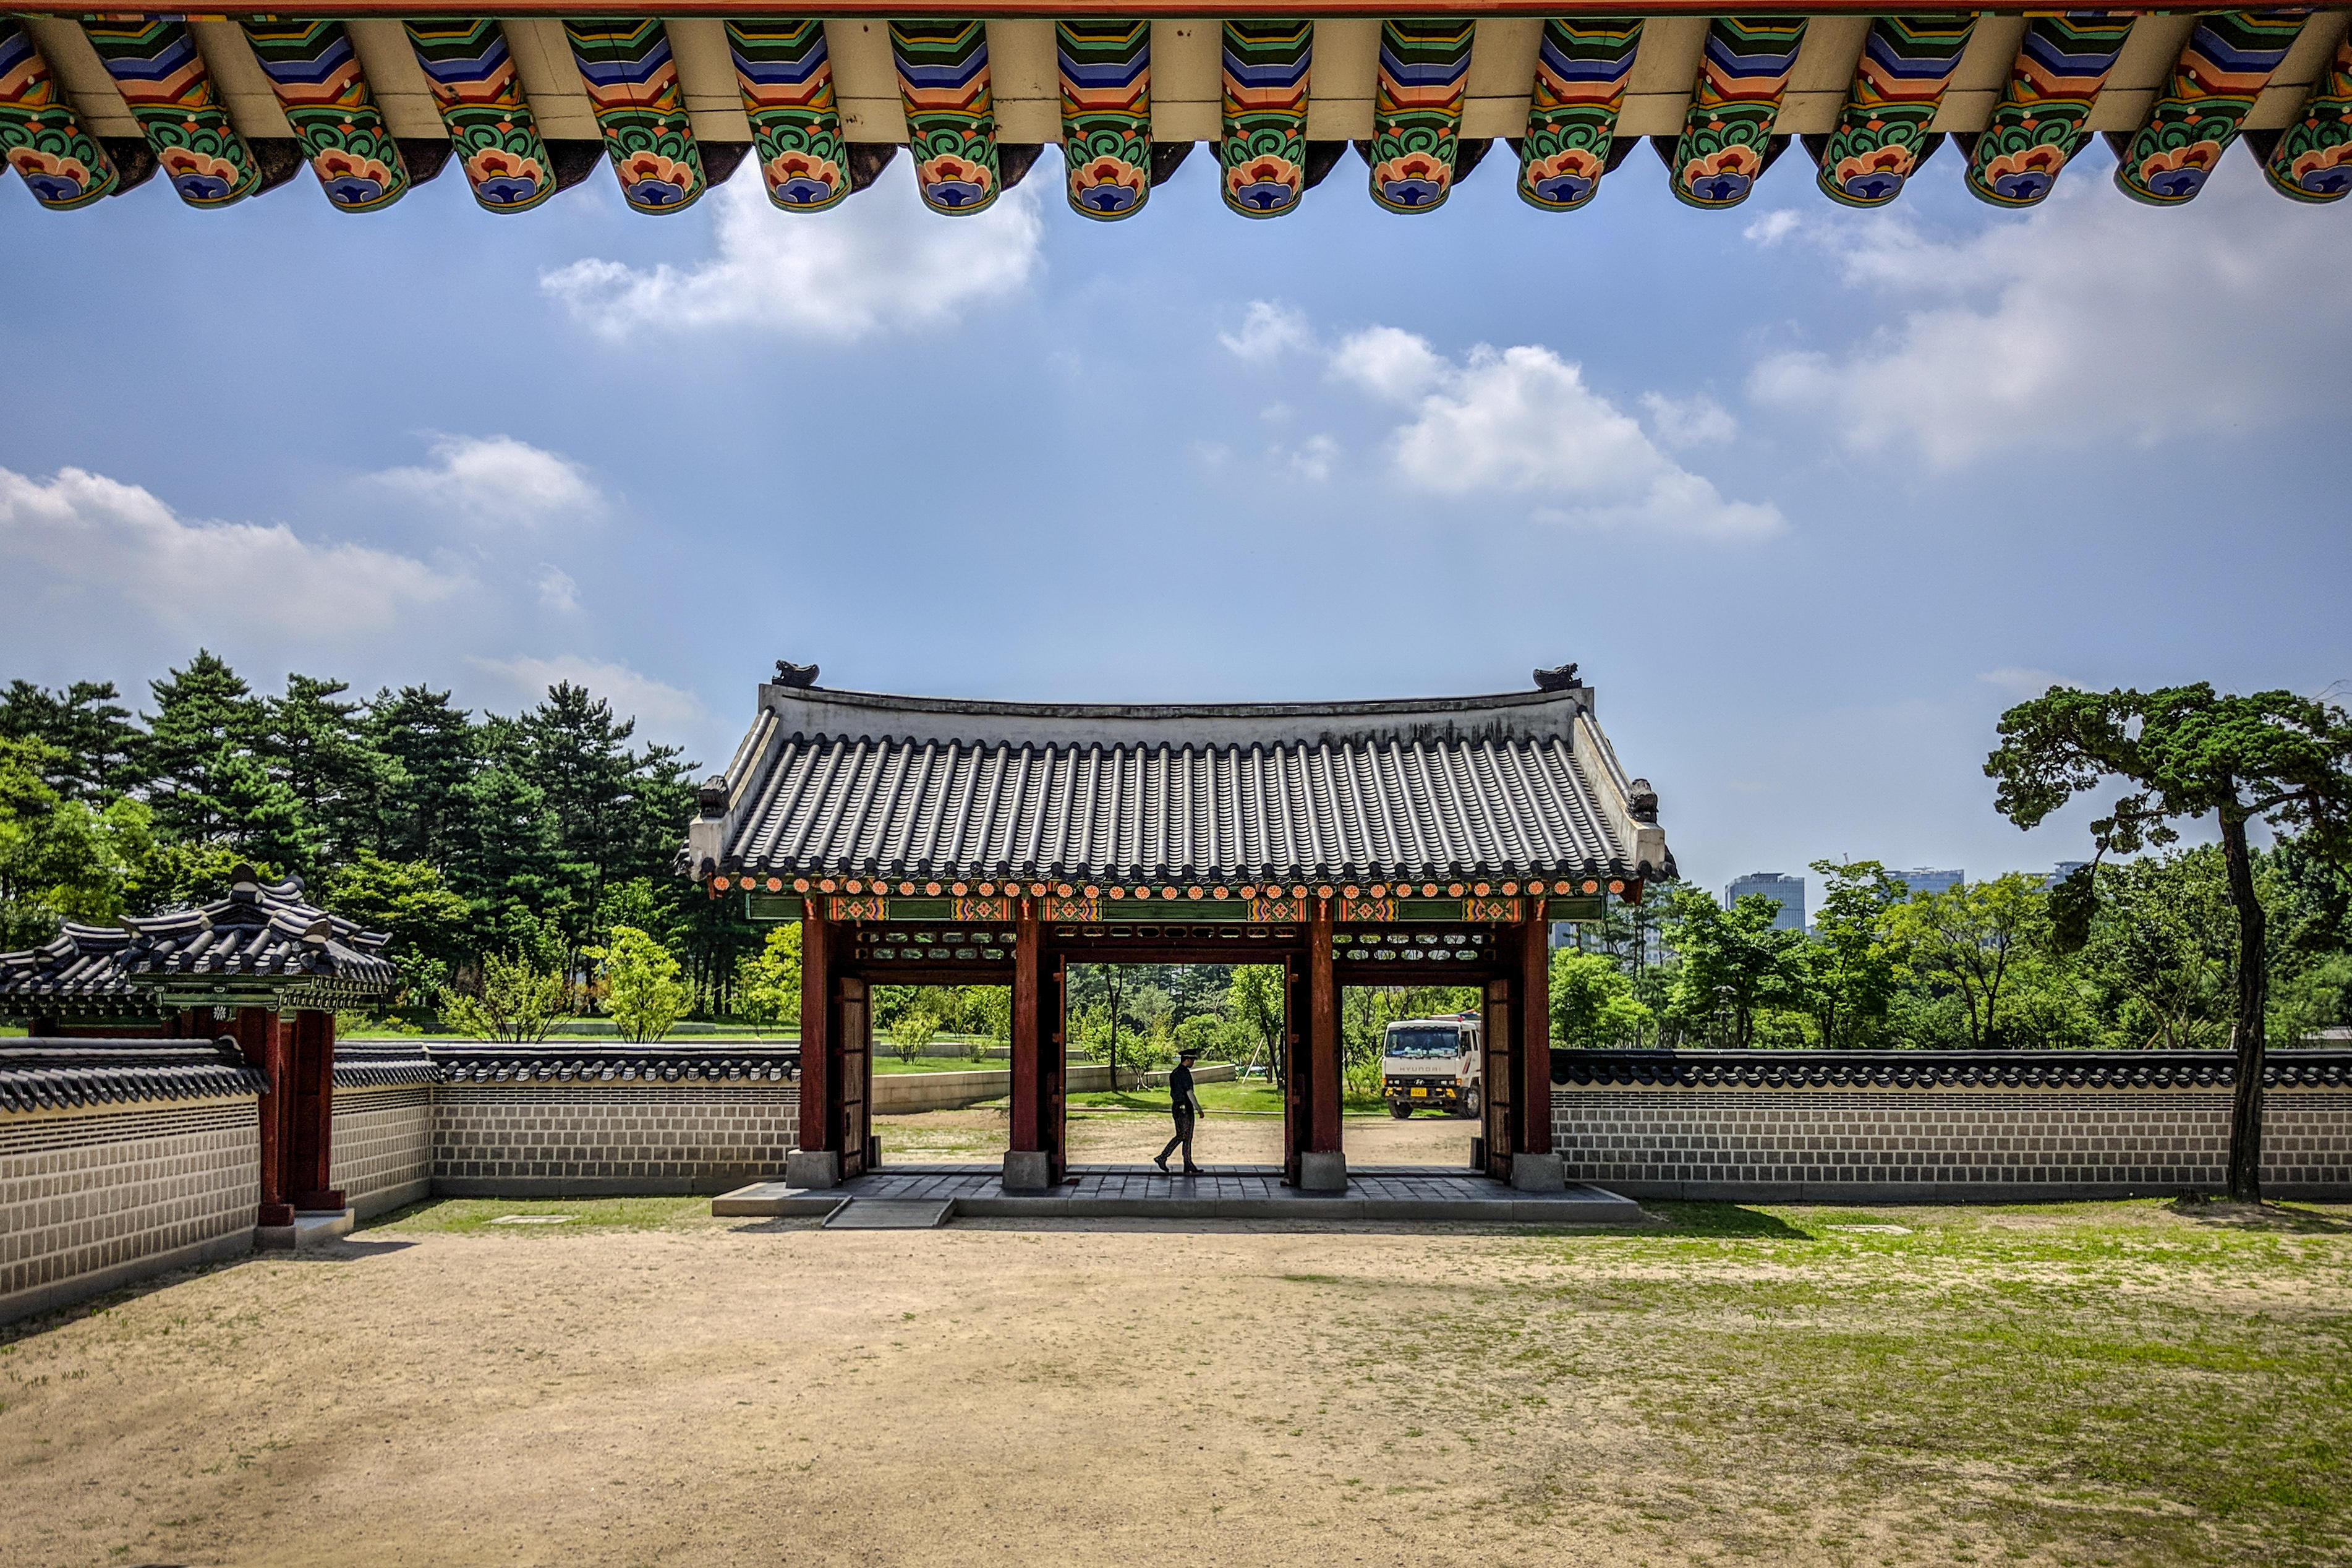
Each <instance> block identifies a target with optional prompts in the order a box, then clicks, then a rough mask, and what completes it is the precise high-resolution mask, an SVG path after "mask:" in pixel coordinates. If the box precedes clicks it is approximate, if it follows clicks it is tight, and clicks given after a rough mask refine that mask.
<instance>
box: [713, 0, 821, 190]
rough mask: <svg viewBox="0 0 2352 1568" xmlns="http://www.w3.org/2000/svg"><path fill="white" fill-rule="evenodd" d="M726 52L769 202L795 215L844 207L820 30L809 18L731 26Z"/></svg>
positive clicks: (817, 22) (752, 21)
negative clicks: (740, 96) (731, 63)
mask: <svg viewBox="0 0 2352 1568" xmlns="http://www.w3.org/2000/svg"><path fill="white" fill-rule="evenodd" d="M727 48H728V52H729V54H730V55H731V56H732V57H733V58H734V62H735V84H736V87H737V88H738V89H739V90H740V92H741V93H742V95H743V114H744V117H745V118H746V119H748V120H749V121H751V143H752V146H753V147H754V148H755V149H756V150H757V152H758V154H759V159H760V179H761V183H762V184H765V185H766V186H767V190H768V200H769V201H771V202H772V203H774V204H775V205H777V206H779V207H782V209H783V210H784V211H786V212H796V213H815V212H824V211H826V210H828V209H830V208H832V207H835V206H838V205H841V204H842V203H843V202H844V201H846V200H847V199H848V197H849V192H850V181H849V146H848V143H847V142H844V141H843V140H842V136H841V109H840V105H839V103H838V101H837V100H836V99H835V92H834V84H833V57H832V55H831V54H829V53H828V52H827V51H826V49H825V44H824V23H823V22H819V21H815V20H813V19H811V18H808V17H792V18H778V19H774V20H769V19H765V18H762V19H759V20H739V21H732V22H730V23H728V24H727Z"/></svg>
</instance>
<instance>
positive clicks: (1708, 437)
mask: <svg viewBox="0 0 2352 1568" xmlns="http://www.w3.org/2000/svg"><path fill="white" fill-rule="evenodd" d="M1642 406H1643V408H1646V409H1648V410H1649V412H1650V433H1651V434H1652V435H1654V436H1655V437H1657V438H1658V439H1659V440H1660V441H1662V442H1664V444H1665V445H1667V446H1669V447H1711V446H1716V445H1718V444H1720V443H1722V442H1725V441H1728V440H1730V439H1731V438H1732V437H1734V436H1737V435H1738V434H1739V421H1738V420H1737V419H1734V418H1733V417H1732V416H1730V415H1729V414H1728V413H1727V412H1725V410H1724V407H1723V405H1721V404H1719V403H1717V401H1716V400H1715V399H1714V398H1712V397H1709V396H1708V395H1706V393H1704V392H1702V393H1699V394H1697V395H1695V396H1691V397H1668V396H1666V395H1664V394H1663V393H1656V392H1645V393H1643V394H1642Z"/></svg>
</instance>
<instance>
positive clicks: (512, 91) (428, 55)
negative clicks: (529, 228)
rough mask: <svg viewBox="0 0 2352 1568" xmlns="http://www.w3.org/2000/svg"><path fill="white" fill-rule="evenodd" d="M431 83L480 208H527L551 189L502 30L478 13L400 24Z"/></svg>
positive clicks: (549, 165)
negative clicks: (460, 17)
mask: <svg viewBox="0 0 2352 1568" xmlns="http://www.w3.org/2000/svg"><path fill="white" fill-rule="evenodd" d="M405 31H406V32H407V35H408V43H409V47H410V48H411V49H413V50H414V51H415V55H416V63H417V65H418V66H420V67H422V68H423V69H424V71H425V79H426V80H427V81H429V82H430V83H431V84H432V87H433V103H434V107H435V108H436V109H437V110H440V112H441V123H442V125H443V126H444V127H445V128H446V130H447V131H448V132H449V143H450V151H451V153H453V154H455V156H456V157H457V166H458V167H459V168H461V169H463V170H464V171H465V173H466V184H467V186H468V187H469V188H470V189H471V190H472V191H473V193H474V200H475V202H476V203H477V204H478V205H479V206H480V207H481V209H482V210H483V211H484V212H492V213H519V212H529V211H530V209H531V208H533V207H535V206H538V205H540V204H541V202H544V201H546V200H547V198H548V197H550V196H551V195H554V194H555V191H556V179H555V165H554V161H553V160H552V158H551V156H550V155H549V153H548V150H547V143H546V142H543V141H541V139H540V134H539V122H538V120H537V119H536V117H535V116H534V115H533V114H532V113H531V108H530V99H529V98H528V97H527V96H525V94H524V92H523V89H522V77H521V75H520V73H519V72H518V71H517V70H516V69H515V62H514V56H513V54H512V53H511V52H510V51H509V48H508V46H507V38H506V34H505V32H504V31H503V30H502V29H500V27H499V25H498V24H497V23H496V22H493V21H488V20H485V19H483V18H480V17H473V18H468V19H459V20H449V21H439V20H434V19H431V18H425V19H422V20H415V21H411V22H409V23H407V24H406V25H405Z"/></svg>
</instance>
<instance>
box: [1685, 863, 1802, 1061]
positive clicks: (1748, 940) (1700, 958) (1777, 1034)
mask: <svg viewBox="0 0 2352 1568" xmlns="http://www.w3.org/2000/svg"><path fill="white" fill-rule="evenodd" d="M1671 908H1672V913H1671V914H1670V915H1669V917H1668V919H1667V921H1666V942H1667V943H1668V944H1669V945H1670V946H1671V947H1672V948H1673V949H1674V951H1675V955H1676V957H1677V959H1678V960H1679V963H1678V965H1677V967H1676V970H1675V978H1674V983H1673V988H1672V990H1671V992H1670V993H1669V996H1668V1007H1669V1009H1670V1011H1671V1013H1672V1016H1674V1018H1675V1021H1676V1022H1677V1023H1679V1024H1681V1025H1682V1026H1684V1027H1685V1029H1689V1030H1693V1031H1695V1032H1696V1033H1698V1034H1699V1035H1700V1036H1701V1037H1703V1038H1706V1039H1708V1040H1710V1041H1714V1042H1716V1043H1719V1044H1724V1045H1730V1046H1737V1047H1743V1048H1745V1047H1749V1046H1754V1045H1758V1044H1759V1043H1768V1042H1759V1040H1758V1039H1757V1030H1756V1020H1757V1015H1758V1014H1759V1011H1761V1010H1764V1009H1772V1008H1784V1007H1789V1006H1793V1005H1799V1004H1801V1002H1802V1001H1803V999H1804V971H1803V965H1802V963H1801V957H1800V952H1801V949H1802V948H1803V946H1804V944H1805V935H1804V933H1803V932H1802V931H1776V930H1774V929H1773V926H1772V920H1773V917H1774V916H1775V915H1777V914H1778V913H1779V912H1780V903H1779V901H1778V900H1773V899H1768V898H1766V897H1764V896H1763V895H1762V894H1760V893H1749V894H1748V895H1747V896H1746V897H1744V898H1742V899H1740V900H1739V901H1738V903H1736V904H1734V905H1733V906H1732V907H1731V908H1730V909H1728V910H1727V909H1725V908H1723V907H1722V906H1721V905H1720V904H1718V903H1717V902H1716V901H1715V899H1714V898H1713V896H1712V895H1710V894H1707V893H1704V892H1701V891H1699V890H1698V889H1693V888H1684V889H1676V890H1675V893H1674V895H1673V901H1672V905H1671ZM1786 1038H1787V1037H1786V1033H1785V1031H1784V1030H1780V1029H1777V1028H1776V1029H1775V1030H1774V1031H1772V1033H1771V1034H1770V1036H1769V1043H1785V1042H1786Z"/></svg>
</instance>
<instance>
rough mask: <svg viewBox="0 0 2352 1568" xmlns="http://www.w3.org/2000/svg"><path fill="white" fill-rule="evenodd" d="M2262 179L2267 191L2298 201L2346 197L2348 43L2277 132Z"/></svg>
mask: <svg viewBox="0 0 2352 1568" xmlns="http://www.w3.org/2000/svg"><path fill="white" fill-rule="evenodd" d="M2263 174H2264V176H2265V177H2267V178H2268V179H2269V181H2270V183H2271V189H2273V190H2274V191H2276V192H2278V193H2279V194H2280V195H2286V196H2292V197H2294V199H2295V200H2296V201H2299V202H2337V201H2342V200H2343V199H2344V198H2345V197H2346V196H2347V195H2352V38H2347V39H2346V40H2345V41H2344V42H2342V43H2340V44H2338V45H2336V63H2335V65H2334V66H2333V67H2332V68H2330V69H2329V71H2328V73H2327V75H2326V77H2324V78H2322V79H2320V82H2319V85H2318V86H2317V87H2316V88H2315V89H2312V94H2311V99H2310V101H2308V102H2307V103H2305V105H2304V106H2303V114H2302V116H2301V118H2299V119H2297V120H2296V121H2295V122H2294V124H2293V125H2290V126H2288V127H2287V128H2286V130H2285V131H2284V132H2281V133H2280V135H2279V139H2278V142H2277V144H2276V145H2275V146H2273V148H2272V149H2271V155H2270V156H2269V157H2268V158H2265V159H2264V160H2263Z"/></svg>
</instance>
